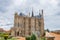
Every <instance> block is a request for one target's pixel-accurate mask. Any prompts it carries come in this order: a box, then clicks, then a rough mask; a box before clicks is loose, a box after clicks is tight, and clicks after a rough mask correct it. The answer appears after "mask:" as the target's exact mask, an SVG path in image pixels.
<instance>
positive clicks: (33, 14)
mask: <svg viewBox="0 0 60 40" xmlns="http://www.w3.org/2000/svg"><path fill="white" fill-rule="evenodd" d="M33 16H34V13H33V9H32V17H33Z"/></svg>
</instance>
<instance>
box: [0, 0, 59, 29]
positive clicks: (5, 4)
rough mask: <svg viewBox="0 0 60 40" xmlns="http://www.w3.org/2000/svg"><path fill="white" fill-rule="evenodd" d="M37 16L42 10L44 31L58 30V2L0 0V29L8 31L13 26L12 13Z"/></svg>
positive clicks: (56, 0)
mask: <svg viewBox="0 0 60 40" xmlns="http://www.w3.org/2000/svg"><path fill="white" fill-rule="evenodd" d="M32 8H33V11H34V15H38V13H39V10H41V9H43V10H44V23H45V29H49V30H59V29H60V0H0V28H4V29H5V30H9V29H10V28H11V27H13V24H14V13H15V12H18V13H20V12H23V13H24V14H28V13H29V12H30V13H31V11H32Z"/></svg>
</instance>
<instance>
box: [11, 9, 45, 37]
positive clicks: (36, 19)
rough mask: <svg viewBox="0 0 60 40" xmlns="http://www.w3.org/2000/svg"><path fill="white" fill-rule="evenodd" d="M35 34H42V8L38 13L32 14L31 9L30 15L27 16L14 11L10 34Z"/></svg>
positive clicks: (22, 35) (23, 35)
mask: <svg viewBox="0 0 60 40" xmlns="http://www.w3.org/2000/svg"><path fill="white" fill-rule="evenodd" d="M32 34H35V35H36V36H39V37H40V36H43V34H44V17H43V10H41V13H40V12H39V15H37V16H34V13H33V11H32V15H30V13H29V16H27V15H24V14H23V13H20V14H19V15H18V13H15V16H14V27H13V28H11V35H12V36H21V37H25V36H30V35H32Z"/></svg>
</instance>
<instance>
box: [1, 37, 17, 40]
mask: <svg viewBox="0 0 60 40" xmlns="http://www.w3.org/2000/svg"><path fill="white" fill-rule="evenodd" d="M0 40H4V38H3V37H2V38H0ZM7 40H17V39H16V38H11V39H7Z"/></svg>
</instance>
